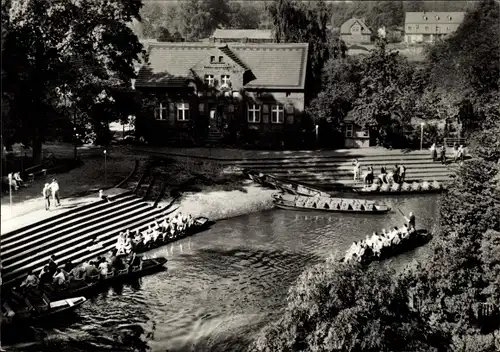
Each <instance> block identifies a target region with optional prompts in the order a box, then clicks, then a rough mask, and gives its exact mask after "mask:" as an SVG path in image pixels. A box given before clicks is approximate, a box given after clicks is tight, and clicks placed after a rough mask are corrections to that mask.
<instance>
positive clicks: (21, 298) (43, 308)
mask: <svg viewBox="0 0 500 352" xmlns="http://www.w3.org/2000/svg"><path fill="white" fill-rule="evenodd" d="M2 291H3V292H2V308H1V315H2V316H1V319H2V324H7V325H15V324H19V323H21V324H26V323H27V322H34V321H41V320H43V321H46V319H49V318H57V317H59V316H60V315H61V314H64V313H68V312H70V311H73V310H75V309H76V308H78V307H79V306H81V305H82V304H83V303H85V302H86V301H87V299H86V298H85V297H83V296H82V297H71V298H67V299H61V300H50V299H49V298H48V297H47V296H46V295H45V294H43V293H42V292H40V291H34V290H33V291H31V290H25V289H18V288H16V287H13V288H12V289H11V290H9V292H5V289H4V288H2ZM16 326H17V325H16Z"/></svg>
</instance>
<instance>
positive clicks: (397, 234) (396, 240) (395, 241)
mask: <svg viewBox="0 0 500 352" xmlns="http://www.w3.org/2000/svg"><path fill="white" fill-rule="evenodd" d="M393 233H394V237H393V238H392V240H391V242H392V244H393V245H395V246H397V245H398V244H399V243H400V242H401V237H400V231H399V229H398V228H397V227H394V232H393Z"/></svg>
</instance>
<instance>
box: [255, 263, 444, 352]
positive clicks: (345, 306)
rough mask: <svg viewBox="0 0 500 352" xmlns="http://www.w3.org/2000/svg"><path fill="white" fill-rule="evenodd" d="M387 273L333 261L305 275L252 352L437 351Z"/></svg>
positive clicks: (430, 336) (400, 289) (401, 289)
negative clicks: (279, 316) (280, 315)
mask: <svg viewBox="0 0 500 352" xmlns="http://www.w3.org/2000/svg"><path fill="white" fill-rule="evenodd" d="M407 302H408V297H407V293H406V291H405V289H404V287H402V286H401V285H400V284H399V283H398V281H397V280H395V279H394V273H393V272H392V271H390V270H387V269H384V268H378V267H377V268H375V267H373V266H370V267H368V268H364V267H362V266H360V265H347V264H341V263H338V262H334V261H328V262H327V263H325V264H321V265H318V266H315V267H313V268H311V269H309V270H306V272H304V273H303V274H302V275H301V276H300V278H299V279H298V282H297V284H296V285H295V286H293V287H292V288H291V290H290V292H289V296H288V299H287V303H288V304H287V307H286V309H285V312H284V314H283V316H282V317H281V318H280V319H279V320H278V321H277V322H276V323H275V324H272V325H270V326H268V327H266V328H265V329H263V331H262V332H261V334H260V335H259V337H258V338H257V339H256V341H255V342H254V344H253V346H252V348H251V350H252V351H269V352H271V351H422V352H423V351H432V350H434V345H435V343H434V342H433V340H434V336H433V335H434V332H433V331H431V330H430V329H429V327H428V326H427V324H426V323H425V322H424V321H423V320H421V319H420V318H419V317H418V315H417V314H415V313H414V312H413V311H412V310H411V309H410V307H409V306H408V304H407Z"/></svg>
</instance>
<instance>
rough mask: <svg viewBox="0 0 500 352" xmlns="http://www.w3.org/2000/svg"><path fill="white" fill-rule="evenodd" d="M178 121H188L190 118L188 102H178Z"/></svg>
mask: <svg viewBox="0 0 500 352" xmlns="http://www.w3.org/2000/svg"><path fill="white" fill-rule="evenodd" d="M176 108H177V121H187V120H189V104H188V103H177V106H176Z"/></svg>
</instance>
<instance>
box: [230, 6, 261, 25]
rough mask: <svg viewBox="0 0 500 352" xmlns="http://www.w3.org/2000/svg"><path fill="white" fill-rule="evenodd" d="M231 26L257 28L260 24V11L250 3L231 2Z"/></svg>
mask: <svg viewBox="0 0 500 352" xmlns="http://www.w3.org/2000/svg"><path fill="white" fill-rule="evenodd" d="M230 8H231V16H230V20H229V25H228V26H229V27H230V28H239V29H257V28H259V26H260V17H261V16H260V11H259V9H258V8H257V7H256V6H255V5H253V4H249V3H240V2H232V3H231V4H230Z"/></svg>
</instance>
